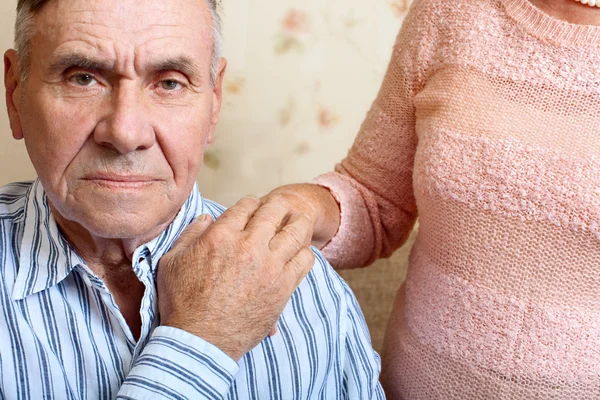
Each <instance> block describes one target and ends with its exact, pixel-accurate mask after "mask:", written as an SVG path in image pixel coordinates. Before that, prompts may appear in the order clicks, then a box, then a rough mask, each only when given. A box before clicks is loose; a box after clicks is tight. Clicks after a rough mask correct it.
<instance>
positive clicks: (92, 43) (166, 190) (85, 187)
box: [5, 0, 224, 239]
mask: <svg viewBox="0 0 600 400" xmlns="http://www.w3.org/2000/svg"><path fill="white" fill-rule="evenodd" d="M210 18H211V17H210V13H209V11H208V9H207V5H206V3H205V1H204V0H103V1H89V0H53V1H51V2H50V3H48V4H47V5H46V6H45V7H44V8H43V9H42V10H41V11H40V13H38V15H37V16H36V18H35V29H36V34H35V36H34V37H33V39H32V42H31V64H30V65H31V67H30V72H29V75H28V80H27V82H26V84H25V85H23V83H22V82H18V83H16V84H15V87H16V90H15V91H14V93H12V94H11V96H9V97H11V100H12V103H14V109H13V110H12V111H11V110H10V106H9V114H10V117H11V127H12V130H13V135H14V136H15V137H16V138H21V137H24V138H25V142H26V146H27V149H28V152H29V155H30V157H31V160H32V162H33V164H34V167H35V169H36V171H37V173H38V175H39V178H40V180H41V182H42V184H43V186H44V189H45V190H46V192H47V195H48V197H49V199H50V201H51V203H52V206H53V207H54V208H55V210H56V211H58V213H59V214H60V215H61V216H62V217H63V218H66V219H67V220H70V221H74V222H76V223H78V224H80V225H81V226H83V227H84V228H86V229H87V230H88V231H89V232H90V233H92V234H94V235H96V236H99V237H104V238H119V239H125V238H135V237H139V236H144V235H147V234H148V233H150V232H153V233H154V234H158V233H159V232H160V230H162V229H163V228H164V227H165V225H166V224H168V223H169V222H170V221H171V219H172V218H173V217H174V216H175V215H176V213H177V211H178V210H179V208H180V207H181V205H182V204H183V202H184V201H185V199H186V198H187V196H188V195H189V193H190V191H191V189H192V187H193V184H194V182H195V179H196V176H197V173H198V170H199V168H200V165H201V161H202V157H203V153H204V148H205V146H206V144H207V143H209V142H210V141H212V138H213V134H214V129H215V124H216V123H217V120H218V112H219V109H220V104H221V90H220V87H221V79H222V73H223V70H224V61H223V62H222V68H221V70H220V71H219V78H218V80H217V83H216V84H215V86H214V88H212V87H211V85H210V63H211V53H212V39H211V29H212V25H211V19H210ZM6 57H7V58H6V59H5V63H8V64H7V65H9V64H10V63H11V61H12V66H13V67H14V64H15V63H16V56H15V55H14V53H13V54H10V52H9V53H7V56H6ZM11 57H13V58H15V59H14V60H11V59H10V58H11ZM13 75H14V74H13ZM15 80H16V78H15ZM7 86H9V84H7ZM157 228H160V229H159V230H158V231H157Z"/></svg>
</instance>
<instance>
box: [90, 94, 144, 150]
mask: <svg viewBox="0 0 600 400" xmlns="http://www.w3.org/2000/svg"><path fill="white" fill-rule="evenodd" d="M132 86H133V85H132ZM149 118H150V115H148V112H147V111H146V110H145V107H144V104H143V99H142V98H141V96H140V91H139V90H137V88H134V87H129V88H127V87H124V86H122V87H120V88H118V90H116V91H115V92H114V93H113V96H111V98H110V104H108V105H106V110H105V111H104V114H103V118H102V120H101V121H100V123H99V124H98V126H97V127H96V131H95V132H94V140H95V141H96V143H98V144H99V145H101V146H104V147H107V148H111V149H114V150H116V151H118V152H119V153H121V154H127V153H131V152H133V151H137V150H145V149H149V148H150V147H152V146H153V145H154V142H155V140H156V138H155V135H154V129H153V128H152V125H151V123H150V121H149Z"/></svg>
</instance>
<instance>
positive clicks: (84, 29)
mask: <svg viewBox="0 0 600 400" xmlns="http://www.w3.org/2000/svg"><path fill="white" fill-rule="evenodd" d="M75 26H76V28H77V29H76V32H81V33H83V34H84V35H85V36H84V40H83V43H76V44H75V45H76V46H77V47H81V45H82V44H83V46H85V47H87V46H90V47H92V48H94V49H95V50H96V51H98V50H100V49H102V50H103V52H101V53H103V54H106V53H113V54H115V55H116V54H125V57H123V58H121V59H122V60H123V62H122V63H121V65H123V66H125V67H124V68H123V69H127V71H126V73H123V75H125V74H127V76H126V77H127V78H130V79H132V80H133V79H135V76H134V74H137V73H139V72H142V71H135V72H130V70H129V66H131V65H132V64H133V62H132V60H133V59H135V60H136V61H137V60H139V57H138V56H137V54H136V55H133V53H134V52H135V51H132V53H131V54H132V55H127V54H126V53H127V51H128V50H127V49H125V50H121V49H118V48H116V47H118V44H117V46H115V47H113V49H111V46H108V47H107V46H106V45H105V42H104V40H103V35H102V34H94V33H93V32H92V33H91V32H89V30H90V28H91V27H96V28H98V27H100V28H101V30H106V31H111V30H112V28H111V27H107V26H105V25H103V24H92V23H83V24H77V25H75ZM152 26H153V27H157V26H162V27H174V26H179V25H177V24H153V25H152ZM92 30H93V28H92ZM135 31H136V32H150V31H152V27H148V28H144V29H138V30H135ZM154 36H156V38H157V39H158V38H160V40H161V41H168V40H170V39H175V38H177V39H181V37H180V36H179V35H160V34H155V35H154ZM78 41H81V38H79V40H78ZM72 44H74V43H69V42H67V43H66V45H67V46H69V45H72ZM109 44H110V43H109ZM141 46H147V47H151V46H152V43H149V44H148V43H142V44H138V46H137V47H141ZM202 47H206V46H202ZM154 53H156V52H154ZM101 57H102V58H103V59H105V58H106V57H105V56H104V55H103V56H101ZM139 63H143V61H139ZM160 63H163V64H164V63H165V62H164V61H160V62H159V63H156V64H160ZM176 63H177V62H172V61H171V64H176ZM166 66H167V67H168V66H169V65H166ZM171 66H173V65H171ZM106 67H108V65H105V66H104V68H106ZM117 68H118V67H117ZM107 69H108V68H107ZM188 69H189V68H188ZM129 74H131V76H128V75H129ZM46 81H47V82H48V81H49V80H46ZM52 81H54V78H53V79H52ZM60 83H61V81H60V80H58V79H56V84H57V86H58V85H60ZM202 84H204V82H202ZM117 86H118V85H116V86H115V90H120V88H119V87H117ZM198 86H199V85H193V84H190V85H189V87H190V88H193V92H194V93H195V94H197V95H202V94H206V93H208V92H209V91H208V90H206V89H205V90H201V89H200V88H199V87H198ZM59 90H60V89H59ZM84 93H87V92H84ZM80 96H81V95H80V94H78V93H75V94H73V96H72V98H73V99H74V101H77V99H78V98H79V97H80ZM94 96H95V95H94V94H93V93H92V94H91V95H90V97H92V100H93V98H94ZM160 103H162V104H163V105H162V106H163V107H166V108H170V109H176V108H177V107H181V106H182V105H183V106H188V107H191V106H193V105H194V104H195V101H193V100H192V99H191V98H189V97H183V98H181V100H178V99H175V100H172V99H168V98H167V99H161V101H160ZM142 107H144V106H142ZM98 113H101V111H98ZM185 119H188V120H189V118H185ZM206 128H207V124H206V125H204V130H206ZM154 136H160V134H158V133H154ZM85 145H86V142H82V144H81V146H80V147H85ZM156 145H157V147H158V148H160V149H162V148H163V147H164V146H163V143H162V140H161V139H160V138H158V139H157V140H156ZM167 151H168V150H167ZM161 152H165V150H164V149H162V151H161ZM74 161H75V159H73V160H71V161H70V162H69V163H68V164H67V169H68V168H70V167H71V165H72V163H73V162H74ZM131 161H132V160H128V162H131ZM167 164H168V165H169V167H170V169H174V167H173V164H172V163H171V162H170V161H168V160H167ZM195 165H196V162H190V163H188V164H187V165H186V168H185V173H183V174H181V175H183V176H186V175H188V174H189V173H190V171H192V170H194V169H197V167H195ZM115 167H116V165H115V164H112V163H111V161H109V158H106V159H104V160H103V166H102V168H101V169H102V170H104V171H110V170H111V168H112V169H114V168H115ZM137 167H138V169H142V170H143V169H145V168H146V167H145V166H144V165H138V166H137ZM118 168H123V165H121V167H118ZM173 178H174V179H175V180H177V179H178V178H179V177H178V176H177V174H176V173H174V174H173ZM161 185H162V186H166V184H165V183H161ZM67 186H70V185H67ZM73 190H74V189H73V188H72V187H68V188H67V191H70V194H69V196H68V198H70V199H71V200H72V201H73V202H75V203H81V201H80V200H78V199H77V196H78V191H77V190H75V191H73ZM96 191H98V190H96ZM166 193H167V195H166V196H167V198H168V199H169V201H173V198H174V195H173V194H172V193H171V192H170V191H168V190H167V191H166ZM175 213H176V212H175V211H174V212H173V213H172V214H171V215H169V216H168V218H167V220H170V219H172V218H173V217H174V216H175ZM165 223H166V221H165ZM135 247H136V246H135V245H133V246H131V249H130V250H129V252H132V249H133V248H135Z"/></svg>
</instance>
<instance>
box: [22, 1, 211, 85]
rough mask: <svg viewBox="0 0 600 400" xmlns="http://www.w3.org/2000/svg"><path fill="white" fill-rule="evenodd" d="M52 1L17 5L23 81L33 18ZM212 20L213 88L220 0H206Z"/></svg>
mask: <svg viewBox="0 0 600 400" xmlns="http://www.w3.org/2000/svg"><path fill="white" fill-rule="evenodd" d="M48 2H50V0H19V2H18V3H17V19H16V22H15V50H17V53H18V54H19V59H20V62H21V79H22V80H23V81H25V80H26V79H27V72H28V70H29V62H30V56H31V48H30V41H31V37H32V35H33V33H34V32H33V29H34V28H33V18H34V17H35V14H36V13H37V12H39V11H40V10H41V9H42V7H44V6H45V5H46V4H47V3H48ZM206 3H207V4H208V9H209V11H210V15H211V18H212V25H213V26H212V40H213V50H212V60H211V66H210V84H211V86H213V85H214V84H215V82H216V80H217V73H218V72H219V61H220V59H221V45H222V36H221V17H220V15H219V9H220V0H206Z"/></svg>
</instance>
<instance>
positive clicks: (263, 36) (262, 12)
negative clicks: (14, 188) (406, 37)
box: [0, 0, 408, 348]
mask: <svg viewBox="0 0 600 400" xmlns="http://www.w3.org/2000/svg"><path fill="white" fill-rule="evenodd" d="M407 2H408V0H368V1H365V0H328V1H323V0H302V1H300V0H223V3H224V6H225V8H224V23H225V24H224V26H225V29H224V37H225V50H224V54H225V56H226V57H227V58H228V60H229V66H228V71H227V79H226V82H225V95H224V98H225V101H224V107H223V111H222V113H221V123H220V125H219V128H218V130H217V138H216V143H215V144H214V145H213V146H212V148H210V149H209V152H208V153H207V158H206V160H205V167H204V168H203V170H202V171H201V173H200V176H199V182H200V189H201V190H202V192H203V194H204V195H205V196H206V197H209V198H211V199H213V200H216V201H219V202H221V203H223V204H225V205H231V204H233V203H234V202H235V201H236V200H237V199H239V198H240V197H241V196H243V195H245V194H255V195H260V194H264V193H265V192H267V191H268V190H269V189H271V188H273V187H275V186H278V185H281V184H284V183H289V182H298V181H305V180H308V179H311V178H312V177H314V176H316V175H318V174H320V173H322V172H325V171H328V170H330V169H331V168H332V167H333V165H334V163H335V162H336V161H337V160H340V159H341V158H342V157H343V156H344V155H345V154H346V151H347V149H348V147H349V146H350V144H351V143H352V140H353V138H354V135H355V134H356V131H357V130H358V128H359V126H360V123H361V121H362V119H363V117H364V115H365V113H366V111H367V109H368V107H369V105H370V103H371V101H372V100H373V98H374V96H375V94H376V92H377V89H378V87H379V84H380V82H381V79H382V77H383V74H384V72H385V68H386V65H387V61H388V59H389V56H390V53H391V46H392V44H393V42H394V39H395V36H396V33H397V31H398V28H399V27H400V25H401V22H402V17H403V15H404V13H405V10H406V6H407ZM15 4H16V0H1V1H0V48H1V49H6V48H9V47H10V46H11V43H12V25H13V19H14V11H13V8H14V7H15ZM1 101H2V104H1V107H2V110H1V111H0V186H2V185H4V184H6V183H8V182H11V181H17V180H25V179H32V178H34V176H35V175H34V171H33V169H32V168H31V166H30V163H29V160H28V159H27V155H26V152H25V149H24V145H23V142H16V141H14V140H12V138H11V135H10V130H9V127H8V122H7V119H6V116H5V114H6V113H5V111H4V110H5V106H4V96H2V100H1ZM406 251H407V249H406V248H405V249H404V250H403V251H401V252H398V253H397V254H396V255H395V256H394V258H392V260H391V261H380V262H379V263H378V264H377V266H376V267H374V268H372V269H369V270H365V271H351V272H344V273H343V276H344V277H345V278H346V279H347V280H348V281H349V283H350V284H351V286H352V287H353V288H354V290H355V292H356V294H357V297H358V298H359V301H360V302H361V305H362V306H363V309H364V311H365V314H366V316H367V321H368V323H369V326H370V327H371V331H372V334H373V339H374V343H375V346H376V348H380V345H381V341H382V338H383V328H384V327H385V324H386V320H387V315H388V313H389V310H390V308H391V303H392V300H393V298H394V295H395V291H396V289H397V286H398V285H399V284H400V282H401V281H402V279H403V277H404V273H405V264H406Z"/></svg>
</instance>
